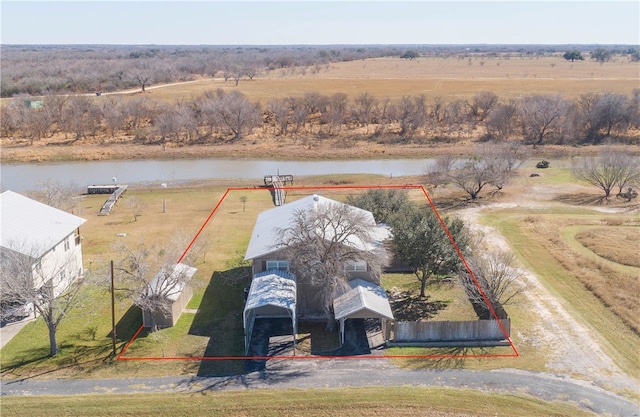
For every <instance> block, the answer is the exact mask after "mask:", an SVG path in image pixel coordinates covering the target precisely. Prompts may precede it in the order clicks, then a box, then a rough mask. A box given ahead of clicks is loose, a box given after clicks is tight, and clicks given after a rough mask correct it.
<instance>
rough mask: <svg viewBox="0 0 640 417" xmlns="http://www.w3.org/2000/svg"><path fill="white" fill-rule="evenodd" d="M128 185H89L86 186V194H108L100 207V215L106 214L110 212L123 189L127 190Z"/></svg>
mask: <svg viewBox="0 0 640 417" xmlns="http://www.w3.org/2000/svg"><path fill="white" fill-rule="evenodd" d="M127 187H128V185H126V184H124V185H89V186H88V187H87V194H110V195H109V198H108V199H107V201H105V202H104V204H103V205H102V208H101V209H100V213H99V215H100V216H106V215H108V214H109V213H111V210H113V206H115V204H116V202H117V201H118V200H119V199H120V197H122V194H124V192H125V191H127Z"/></svg>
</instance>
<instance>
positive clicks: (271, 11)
mask: <svg viewBox="0 0 640 417" xmlns="http://www.w3.org/2000/svg"><path fill="white" fill-rule="evenodd" d="M0 16H1V20H0V23H1V29H0V43H1V44H5V45H8V44H122V45H131V44H139V45H149V44H155V45H303V44H304V45H342V44H416V45H417V44H552V45H559V44H602V45H606V44H631V45H639V44H640V1H637V0H623V1H578V0H570V1H553V0H535V1H523V0H511V1H507V0H503V1H460V0H450V1H429V0H424V1H408V2H405V1H365V0H361V1H357V0H356V1H277V2H275V1H266V0H264V1H242V0H240V1H237V0H236V1H162V0H160V1H149V0H147V1H145V0H143V1H135V2H133V1H120V0H112V1H89V0H85V1H52V0H51V1H37V2H36V1H6V0H1V1H0Z"/></svg>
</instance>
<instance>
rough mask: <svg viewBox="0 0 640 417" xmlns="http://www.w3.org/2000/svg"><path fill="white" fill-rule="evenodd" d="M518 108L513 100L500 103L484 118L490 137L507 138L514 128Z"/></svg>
mask: <svg viewBox="0 0 640 417" xmlns="http://www.w3.org/2000/svg"><path fill="white" fill-rule="evenodd" d="M517 116H518V108H517V106H516V103H515V102H514V101H510V102H508V103H504V104H500V105H498V106H497V107H495V108H494V109H493V111H492V112H491V113H490V114H489V116H488V117H487V118H486V121H485V126H486V127H487V134H488V136H489V137H490V138H495V139H500V140H505V139H509V138H510V137H511V136H512V135H513V133H514V131H515V128H516V122H517Z"/></svg>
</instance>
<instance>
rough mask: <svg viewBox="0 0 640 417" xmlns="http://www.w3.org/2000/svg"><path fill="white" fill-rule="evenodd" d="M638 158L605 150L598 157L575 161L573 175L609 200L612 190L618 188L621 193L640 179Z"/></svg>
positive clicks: (612, 150) (620, 152)
mask: <svg viewBox="0 0 640 417" xmlns="http://www.w3.org/2000/svg"><path fill="white" fill-rule="evenodd" d="M639 165H640V161H639V160H638V157H635V156H633V155H630V154H629V153H626V152H622V151H617V150H614V149H611V148H606V149H603V150H602V151H601V152H600V155H599V156H597V157H585V158H580V159H577V160H574V162H573V167H572V170H573V175H575V177H576V178H578V179H579V180H582V181H584V182H586V183H588V184H591V185H594V186H596V187H598V188H600V189H601V190H602V191H603V192H604V197H603V200H605V199H608V198H609V196H610V195H611V190H613V188H614V187H616V186H618V187H619V190H620V192H622V189H623V188H624V187H626V186H628V185H631V184H634V183H637V182H638V180H639V179H640V168H639Z"/></svg>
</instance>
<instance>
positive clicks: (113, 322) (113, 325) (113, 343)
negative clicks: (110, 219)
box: [111, 259, 116, 356]
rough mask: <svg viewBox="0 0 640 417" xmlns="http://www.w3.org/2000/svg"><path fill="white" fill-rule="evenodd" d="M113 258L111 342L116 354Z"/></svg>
mask: <svg viewBox="0 0 640 417" xmlns="http://www.w3.org/2000/svg"><path fill="white" fill-rule="evenodd" d="M113 275H114V274H113V259H112V260H111V342H112V345H113V355H114V356H115V355H116V296H115V287H114V284H113V281H114V279H113Z"/></svg>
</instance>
